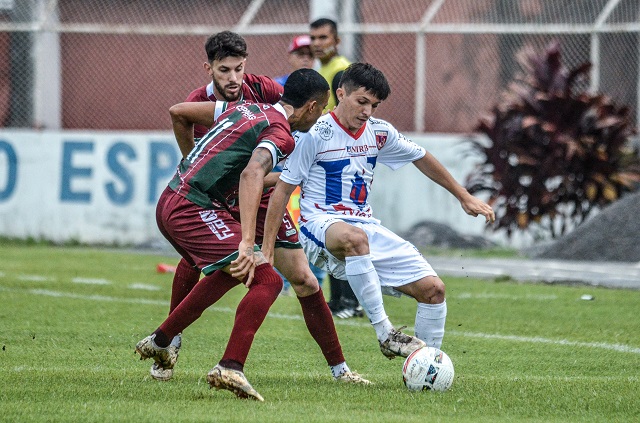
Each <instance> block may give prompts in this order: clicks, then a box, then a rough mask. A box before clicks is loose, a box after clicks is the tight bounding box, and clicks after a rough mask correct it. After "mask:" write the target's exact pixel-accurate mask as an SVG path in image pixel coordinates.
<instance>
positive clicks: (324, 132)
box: [316, 121, 333, 141]
mask: <svg viewBox="0 0 640 423" xmlns="http://www.w3.org/2000/svg"><path fill="white" fill-rule="evenodd" d="M316 131H317V132H318V135H320V138H322V140H323V141H329V140H330V139H331V137H333V128H332V127H331V124H330V123H329V122H324V121H322V122H318V123H317V124H316Z"/></svg>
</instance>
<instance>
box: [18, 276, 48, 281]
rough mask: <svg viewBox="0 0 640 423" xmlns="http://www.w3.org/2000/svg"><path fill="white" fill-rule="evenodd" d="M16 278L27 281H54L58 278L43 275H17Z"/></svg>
mask: <svg viewBox="0 0 640 423" xmlns="http://www.w3.org/2000/svg"><path fill="white" fill-rule="evenodd" d="M16 279H18V280H19V281H27V282H54V281H55V280H56V278H53V277H51V276H42V275H17V276H16Z"/></svg>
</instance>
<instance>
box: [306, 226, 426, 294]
mask: <svg viewBox="0 0 640 423" xmlns="http://www.w3.org/2000/svg"><path fill="white" fill-rule="evenodd" d="M336 222H344V223H348V224H350V225H353V226H355V227H357V228H360V229H362V230H363V231H365V233H366V234H367V238H368V239H369V252H370V255H371V261H372V262H373V267H375V269H376V272H377V273H378V277H379V278H380V285H381V287H382V291H383V293H385V294H390V295H398V291H395V292H391V291H392V290H393V288H395V287H398V286H402V285H406V284H408V283H411V282H415V281H417V280H420V279H422V278H424V277H425V276H437V274H436V272H435V271H434V270H433V268H432V267H431V265H430V264H429V263H428V262H427V260H426V259H425V258H424V257H423V256H422V254H420V252H419V251H418V249H417V248H416V247H414V246H413V244H411V243H410V242H409V241H406V240H404V239H402V238H400V237H399V236H398V235H396V234H395V233H393V232H391V231H390V230H389V229H387V228H385V227H384V226H382V225H381V224H379V223H378V222H375V221H372V222H370V221H359V220H350V219H344V218H340V217H336V216H332V215H318V216H314V217H313V219H311V220H309V221H308V222H305V223H304V224H302V225H301V226H300V243H301V244H302V248H304V252H305V254H306V255H307V258H308V259H309V261H310V262H311V263H313V264H315V265H316V266H318V267H320V268H322V269H325V270H326V271H327V272H329V273H330V274H332V275H333V276H334V277H336V278H338V279H343V280H344V279H347V277H346V274H345V262H344V261H343V260H339V259H337V258H335V257H334V256H333V255H332V254H331V253H330V252H329V250H327V249H326V248H325V239H326V236H325V235H326V231H327V229H328V228H329V226H331V225H332V224H333V223H336Z"/></svg>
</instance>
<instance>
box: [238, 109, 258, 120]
mask: <svg viewBox="0 0 640 423" xmlns="http://www.w3.org/2000/svg"><path fill="white" fill-rule="evenodd" d="M236 109H238V111H239V112H240V113H242V116H244V117H245V118H246V119H249V120H254V119H256V115H254V114H253V112H252V111H251V110H249V109H247V108H246V107H245V106H238V107H236Z"/></svg>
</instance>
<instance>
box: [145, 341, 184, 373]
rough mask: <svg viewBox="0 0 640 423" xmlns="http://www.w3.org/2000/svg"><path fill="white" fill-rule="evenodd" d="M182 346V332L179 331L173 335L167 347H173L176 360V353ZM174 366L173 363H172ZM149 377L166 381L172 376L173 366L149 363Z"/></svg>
mask: <svg viewBox="0 0 640 423" xmlns="http://www.w3.org/2000/svg"><path fill="white" fill-rule="evenodd" d="M181 346H182V334H181V333H179V334H177V335H176V336H174V337H173V339H172V340H171V344H170V345H169V346H168V347H167V348H173V349H174V350H175V353H176V361H177V360H178V354H179V353H180V347H181ZM174 366H175V363H174ZM150 373H151V377H152V378H154V379H155V380H160V381H167V380H170V379H171V378H172V377H173V368H171V369H165V368H163V367H162V366H161V365H160V364H158V363H156V362H154V363H153V364H152V365H151V370H150Z"/></svg>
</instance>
